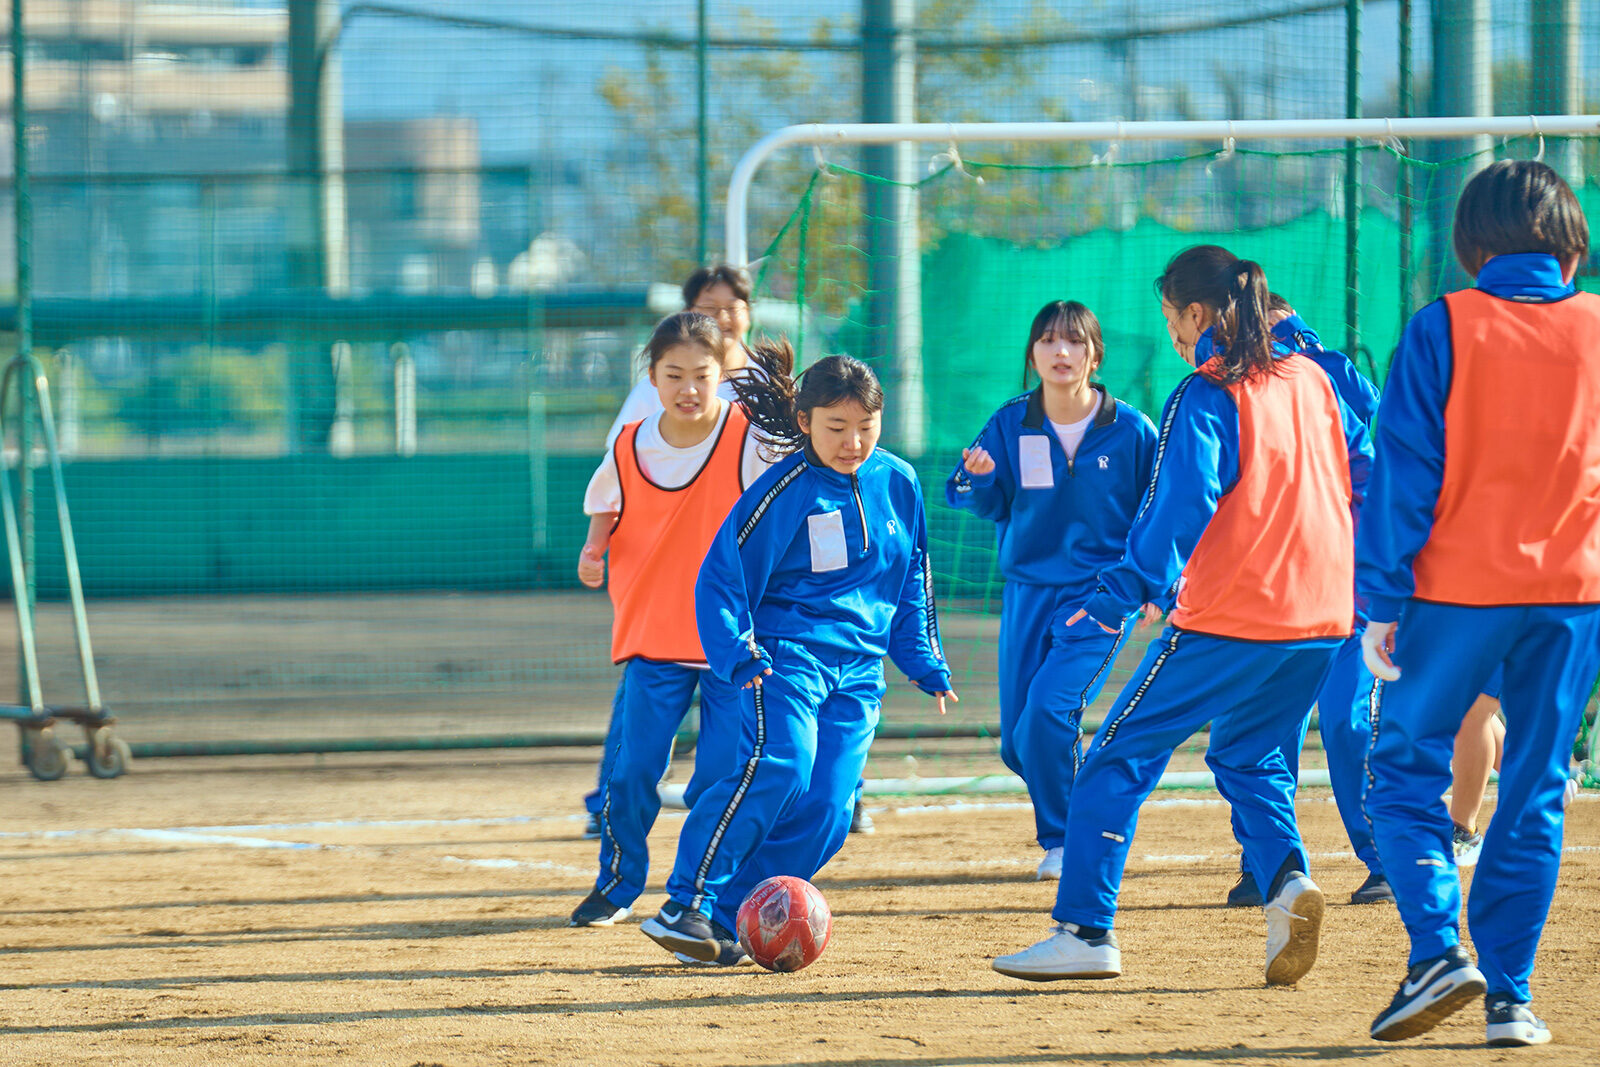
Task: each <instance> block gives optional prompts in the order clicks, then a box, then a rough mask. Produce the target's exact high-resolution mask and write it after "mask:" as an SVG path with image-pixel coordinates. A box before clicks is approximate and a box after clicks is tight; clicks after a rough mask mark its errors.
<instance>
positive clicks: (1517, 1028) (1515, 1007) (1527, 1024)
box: [1483, 993, 1550, 1048]
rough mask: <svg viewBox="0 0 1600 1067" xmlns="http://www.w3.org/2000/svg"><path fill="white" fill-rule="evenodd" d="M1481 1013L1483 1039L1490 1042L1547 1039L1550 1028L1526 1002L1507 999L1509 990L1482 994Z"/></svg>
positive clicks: (1504, 1045) (1540, 1041)
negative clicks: (1485, 995) (1483, 1020)
mask: <svg viewBox="0 0 1600 1067" xmlns="http://www.w3.org/2000/svg"><path fill="white" fill-rule="evenodd" d="M1483 1016H1484V1019H1485V1021H1486V1022H1487V1023H1488V1025H1487V1026H1486V1027H1485V1028H1484V1039H1485V1040H1486V1041H1487V1042H1488V1043H1489V1044H1491V1045H1495V1046H1497V1047H1501V1048H1511V1047H1516V1046H1521V1045H1546V1044H1549V1043H1550V1028H1549V1027H1548V1026H1546V1025H1545V1024H1544V1020H1543V1019H1541V1018H1539V1017H1538V1016H1537V1015H1535V1014H1534V1013H1533V1009H1532V1008H1531V1007H1529V1006H1528V1005H1527V1004H1526V1003H1521V1002H1518V1001H1515V1000H1512V999H1511V995H1510V994H1509V993H1491V994H1490V995H1489V996H1487V997H1485V998H1484V1001H1483Z"/></svg>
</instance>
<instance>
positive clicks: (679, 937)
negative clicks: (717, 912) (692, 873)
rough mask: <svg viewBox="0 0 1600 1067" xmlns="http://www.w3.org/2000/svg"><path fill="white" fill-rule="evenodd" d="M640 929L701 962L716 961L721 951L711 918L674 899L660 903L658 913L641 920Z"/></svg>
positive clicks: (656, 940)
mask: <svg viewBox="0 0 1600 1067" xmlns="http://www.w3.org/2000/svg"><path fill="white" fill-rule="evenodd" d="M639 929H640V930H642V931H644V936H646V937H648V938H649V939H650V940H652V941H654V942H655V943H656V944H658V945H660V946H661V947H662V948H664V949H666V950H667V951H668V952H671V953H673V954H674V955H676V954H677V953H680V952H681V953H683V954H684V955H685V956H689V957H692V958H693V959H697V960H699V961H700V962H701V963H715V962H716V961H717V957H718V955H720V954H721V952H722V946H721V945H718V944H717V938H716V934H715V933H714V932H713V931H712V929H711V920H710V919H708V918H706V917H705V916H704V915H701V914H700V913H699V912H698V911H690V910H689V909H688V908H686V907H684V906H683V905H682V904H679V903H678V902H677V901H675V900H669V901H667V902H666V903H665V904H663V905H661V910H660V911H659V912H657V913H656V917H655V918H654V919H646V920H645V921H644V922H642V923H640V924H639Z"/></svg>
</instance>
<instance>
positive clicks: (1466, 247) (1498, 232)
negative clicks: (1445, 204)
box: [1454, 159, 1589, 274]
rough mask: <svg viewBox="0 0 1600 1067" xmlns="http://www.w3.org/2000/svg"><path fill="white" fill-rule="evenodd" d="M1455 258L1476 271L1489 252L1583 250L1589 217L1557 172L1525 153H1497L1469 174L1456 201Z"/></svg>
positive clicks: (1560, 255)
mask: <svg viewBox="0 0 1600 1067" xmlns="http://www.w3.org/2000/svg"><path fill="white" fill-rule="evenodd" d="M1454 243H1455V249H1456V259H1458V260H1460V261H1461V266H1462V267H1463V268H1465V269H1466V271H1467V273H1468V274H1477V273H1478V271H1480V270H1482V269H1483V265H1484V264H1485V263H1487V262H1488V261H1489V259H1490V257H1492V256H1503V255H1506V254H1508V253H1513V252H1547V253H1549V254H1550V255H1552V256H1555V257H1556V259H1558V260H1568V259H1571V258H1572V257H1573V256H1578V257H1579V258H1582V257H1583V256H1584V255H1585V254H1587V253H1588V251H1589V222H1588V220H1587V219H1585V218H1584V217H1583V208H1582V207H1581V206H1580V205H1579V204H1578V198H1577V197H1576V196H1573V195H1572V188H1571V186H1569V185H1567V183H1566V182H1564V181H1562V180H1561V175H1559V174H1557V173H1556V172H1555V171H1553V170H1551V169H1550V168H1549V167H1547V166H1545V165H1544V164H1543V163H1539V162H1536V161H1534V160H1531V159H1503V160H1501V161H1500V162H1498V163H1492V164H1490V165H1489V166H1487V167H1485V168H1484V169H1483V170H1480V171H1479V172H1478V173H1477V174H1475V175H1474V176H1473V178H1472V180H1471V181H1469V182H1468V183H1467V185H1466V188H1464V189H1462V190H1461V198H1460V199H1459V200H1457V201H1456V221H1455V234H1454Z"/></svg>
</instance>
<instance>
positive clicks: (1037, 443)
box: [1017, 436, 1056, 489]
mask: <svg viewBox="0 0 1600 1067" xmlns="http://www.w3.org/2000/svg"><path fill="white" fill-rule="evenodd" d="M1017 461H1018V462H1017V467H1018V469H1019V470H1020V471H1021V472H1022V488H1024V489H1051V488H1054V487H1055V484H1056V476H1055V471H1054V470H1053V469H1052V468H1051V464H1050V438H1048V437H1042V436H1029V437H1019V438H1017Z"/></svg>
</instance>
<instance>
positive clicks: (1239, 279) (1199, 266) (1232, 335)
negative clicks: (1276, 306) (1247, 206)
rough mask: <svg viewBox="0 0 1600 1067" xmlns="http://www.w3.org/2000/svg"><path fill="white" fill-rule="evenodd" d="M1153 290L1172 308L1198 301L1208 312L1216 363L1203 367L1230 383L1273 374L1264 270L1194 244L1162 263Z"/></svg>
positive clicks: (1224, 252)
mask: <svg viewBox="0 0 1600 1067" xmlns="http://www.w3.org/2000/svg"><path fill="white" fill-rule="evenodd" d="M1156 290H1157V291H1158V292H1159V293H1160V294H1161V295H1162V297H1163V298H1164V299H1165V300H1166V301H1167V302H1168V303H1169V304H1171V305H1172V306H1173V307H1175V308H1179V309H1182V308H1186V307H1188V306H1189V305H1190V304H1201V305H1203V306H1204V307H1206V308H1207V309H1209V310H1210V312H1211V332H1212V336H1213V338H1214V340H1215V343H1216V348H1217V354H1218V366H1217V367H1216V369H1214V370H1209V371H1207V375H1208V376H1209V377H1211V378H1212V379H1213V380H1215V381H1217V382H1219V383H1221V384H1224V385H1230V384H1233V383H1235V382H1245V381H1251V380H1253V379H1256V378H1259V377H1261V376H1262V375H1265V374H1275V373H1277V360H1276V357H1275V356H1274V355H1273V348H1272V324H1271V320H1270V319H1269V318H1268V313H1269V311H1270V309H1271V299H1272V294H1271V291H1270V290H1269V289H1268V287H1267V275H1266V272H1265V271H1263V270H1262V269H1261V264H1259V263H1257V262H1255V261H1254V260H1251V259H1240V258H1239V257H1238V256H1235V255H1234V254H1233V253H1232V252H1229V251H1228V250H1227V249H1226V248H1222V247H1221V246H1219V245H1195V246H1194V247H1193V248H1186V249H1184V250H1183V251H1182V252H1179V253H1178V254H1177V255H1175V256H1173V257H1172V259H1171V260H1169V261H1168V262H1167V269H1166V270H1164V271H1163V272H1162V273H1161V277H1159V278H1157V279H1156Z"/></svg>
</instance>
